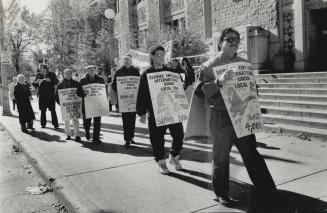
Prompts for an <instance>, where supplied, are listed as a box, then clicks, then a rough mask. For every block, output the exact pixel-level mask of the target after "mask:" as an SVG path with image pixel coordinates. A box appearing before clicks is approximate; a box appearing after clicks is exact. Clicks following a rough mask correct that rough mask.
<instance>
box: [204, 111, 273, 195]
mask: <svg viewBox="0 0 327 213" xmlns="http://www.w3.org/2000/svg"><path fill="white" fill-rule="evenodd" d="M210 131H211V135H212V136H213V139H214V141H213V148H212V154H213V160H212V162H213V168H212V184H213V188H214V192H215V193H216V195H217V196H227V195H228V192H229V157H230V156H229V155H230V151H231V148H232V145H233V144H234V145H235V146H236V148H237V149H238V151H239V152H240V154H241V156H242V159H243V162H244V165H245V167H246V170H247V172H248V174H249V176H250V179H251V181H252V183H253V185H254V187H255V191H256V192H258V193H260V194H261V195H277V189H276V186H275V183H274V180H273V178H272V176H271V175H270V172H269V170H268V168H267V165H266V163H265V161H264V159H263V157H262V156H261V155H260V153H259V152H258V151H257V149H256V138H255V135H254V134H252V135H248V136H245V137H242V138H237V137H236V134H235V131H234V128H233V126H232V123H231V120H230V118H229V115H228V113H227V111H216V110H214V109H211V117H210Z"/></svg>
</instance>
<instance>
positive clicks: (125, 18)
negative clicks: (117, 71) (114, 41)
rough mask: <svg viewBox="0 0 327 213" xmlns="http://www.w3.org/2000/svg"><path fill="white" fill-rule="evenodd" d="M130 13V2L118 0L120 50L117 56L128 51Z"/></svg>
mask: <svg viewBox="0 0 327 213" xmlns="http://www.w3.org/2000/svg"><path fill="white" fill-rule="evenodd" d="M130 13H131V2H130V1H129V0H120V1H119V16H120V17H119V18H120V27H121V29H120V36H119V37H120V41H121V46H120V48H121V49H120V52H119V54H120V55H119V56H120V57H121V56H123V55H125V54H126V53H128V52H129V49H130V40H131V32H130V25H131V20H130V17H131V16H130Z"/></svg>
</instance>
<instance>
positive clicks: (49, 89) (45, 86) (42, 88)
mask: <svg viewBox="0 0 327 213" xmlns="http://www.w3.org/2000/svg"><path fill="white" fill-rule="evenodd" d="M58 83H59V80H58V78H57V76H56V74H55V73H52V72H49V69H48V66H47V65H46V64H41V65H40V73H38V74H37V75H36V78H35V81H34V82H33V86H34V87H36V88H38V96H39V109H40V110H41V127H42V128H45V126H46V124H47V117H46V112H47V109H49V110H50V112H51V121H52V125H53V127H54V128H55V129H57V128H58V127H59V124H58V118H57V113H56V101H55V86H56V85H57V84H58Z"/></svg>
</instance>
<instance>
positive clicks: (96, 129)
mask: <svg viewBox="0 0 327 213" xmlns="http://www.w3.org/2000/svg"><path fill="white" fill-rule="evenodd" d="M91 121H92V118H87V119H85V118H84V119H83V126H84V129H85V132H87V133H90V128H91ZM100 129H101V117H94V118H93V141H96V140H99V138H100Z"/></svg>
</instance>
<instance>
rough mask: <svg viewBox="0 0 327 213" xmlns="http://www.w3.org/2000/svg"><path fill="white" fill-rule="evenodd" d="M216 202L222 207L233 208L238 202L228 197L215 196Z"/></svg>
mask: <svg viewBox="0 0 327 213" xmlns="http://www.w3.org/2000/svg"><path fill="white" fill-rule="evenodd" d="M217 201H218V202H219V203H220V204H221V205H223V206H226V207H233V206H236V205H237V204H238V202H239V201H238V200H236V199H233V198H231V197H229V196H217Z"/></svg>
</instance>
